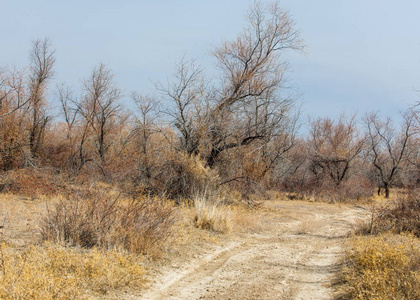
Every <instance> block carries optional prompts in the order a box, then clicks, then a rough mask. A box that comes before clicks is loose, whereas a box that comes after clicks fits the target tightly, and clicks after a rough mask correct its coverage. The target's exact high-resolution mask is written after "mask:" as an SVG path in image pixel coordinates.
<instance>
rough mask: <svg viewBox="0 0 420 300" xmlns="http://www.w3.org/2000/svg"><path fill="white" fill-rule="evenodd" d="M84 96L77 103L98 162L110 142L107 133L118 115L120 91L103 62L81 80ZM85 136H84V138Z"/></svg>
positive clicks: (102, 157)
mask: <svg viewBox="0 0 420 300" xmlns="http://www.w3.org/2000/svg"><path fill="white" fill-rule="evenodd" d="M83 87H84V90H85V95H84V98H83V99H82V101H81V103H80V104H79V105H78V109H79V110H80V114H81V116H82V118H83V122H84V127H85V130H83V132H85V133H84V134H85V135H87V134H88V130H91V132H92V135H93V140H94V144H95V148H96V152H97V154H98V156H99V160H100V162H101V163H102V164H103V163H105V160H106V157H105V156H106V153H107V151H108V149H109V147H110V144H111V143H112V140H111V139H110V138H109V135H110V133H111V131H112V129H113V126H114V125H115V119H116V118H117V117H118V113H119V111H120V105H119V104H118V100H119V99H120V98H121V91H120V90H119V89H118V88H117V86H116V84H115V82H114V75H113V74H112V72H111V70H110V69H108V68H107V67H106V66H105V65H104V64H100V65H99V66H98V67H96V68H94V69H93V71H92V74H91V75H90V77H89V78H87V79H86V80H84V81H83ZM85 138H86V137H84V139H85Z"/></svg>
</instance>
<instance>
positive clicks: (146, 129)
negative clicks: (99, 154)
mask: <svg viewBox="0 0 420 300" xmlns="http://www.w3.org/2000/svg"><path fill="white" fill-rule="evenodd" d="M131 99H132V100H133V101H134V103H135V104H136V106H137V108H138V109H137V113H135V117H136V123H135V128H134V130H133V132H132V135H133V136H134V140H135V142H136V144H137V147H138V148H139V149H138V150H139V159H138V167H137V168H138V172H139V174H138V177H139V178H138V179H139V180H145V181H146V184H147V185H150V180H151V179H152V176H153V169H154V165H155V164H156V162H155V161H154V155H155V154H156V153H155V150H156V148H158V147H156V145H153V141H152V137H153V135H154V134H157V133H158V129H157V125H156V122H157V119H158V117H159V104H158V102H157V101H156V100H155V99H153V98H151V97H145V96H142V95H140V94H138V93H135V92H134V93H132V95H131Z"/></svg>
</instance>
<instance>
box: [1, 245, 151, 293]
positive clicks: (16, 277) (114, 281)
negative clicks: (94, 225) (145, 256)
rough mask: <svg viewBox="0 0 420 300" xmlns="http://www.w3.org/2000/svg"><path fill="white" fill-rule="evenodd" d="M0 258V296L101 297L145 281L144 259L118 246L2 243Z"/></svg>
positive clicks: (137, 285)
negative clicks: (20, 247) (18, 246)
mask: <svg viewBox="0 0 420 300" xmlns="http://www.w3.org/2000/svg"><path fill="white" fill-rule="evenodd" d="M0 262H1V268H0V298H1V299H92V298H93V297H92V295H97V297H98V298H102V296H101V295H104V294H106V293H108V292H110V291H113V290H120V289H123V288H124V287H126V286H129V287H130V288H136V287H137V288H138V287H140V286H141V285H142V284H143V282H144V269H143V267H142V265H141V263H142V261H141V259H140V258H139V257H138V256H135V255H129V254H126V253H123V252H118V251H115V250H113V251H104V250H99V249H97V248H93V249H90V250H88V251H87V250H82V249H80V248H65V247H60V246H56V245H53V244H45V245H43V246H29V247H28V248H26V249H25V250H19V251H17V250H15V249H13V248H10V247H8V246H7V245H5V243H2V244H1V260H0ZM95 298H96V296H95Z"/></svg>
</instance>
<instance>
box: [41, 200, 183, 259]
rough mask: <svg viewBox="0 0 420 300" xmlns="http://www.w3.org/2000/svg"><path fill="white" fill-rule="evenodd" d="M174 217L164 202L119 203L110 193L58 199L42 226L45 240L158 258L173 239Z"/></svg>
mask: <svg viewBox="0 0 420 300" xmlns="http://www.w3.org/2000/svg"><path fill="white" fill-rule="evenodd" d="M174 219H175V215H174V209H173V206H172V205H171V204H170V203H169V202H168V201H166V200H165V199H160V198H152V197H143V198H138V199H135V200H131V201H129V200H124V199H120V197H119V195H115V193H114V194H112V193H109V192H106V193H103V194H102V195H97V196H96V197H92V198H90V197H89V198H83V197H82V195H75V196H73V197H71V198H66V199H61V200H60V201H59V202H58V203H57V204H56V205H55V206H54V208H53V209H52V210H49V211H48V214H47V216H46V217H45V218H44V220H43V221H42V224H41V234H42V237H43V238H44V239H45V240H52V241H56V242H65V243H66V244H70V245H77V246H81V247H85V248H91V247H94V246H100V247H103V248H106V249H111V248H115V247H117V248H124V249H126V250H128V251H130V252H133V253H143V254H149V255H152V256H155V255H158V253H159V251H160V250H161V249H162V248H163V247H164V246H165V245H166V243H167V242H168V241H169V238H170V237H171V236H172V233H173V232H172V224H173V222H174Z"/></svg>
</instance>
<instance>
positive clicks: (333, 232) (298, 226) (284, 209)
mask: <svg viewBox="0 0 420 300" xmlns="http://www.w3.org/2000/svg"><path fill="white" fill-rule="evenodd" d="M256 213H257V214H259V216H260V224H261V225H260V227H259V228H258V229H257V230H255V229H254V230H248V231H247V232H242V233H235V234H231V235H229V236H228V237H224V238H221V239H219V240H218V244H216V245H213V246H212V247H207V248H201V250H200V251H198V250H197V249H196V248H194V249H191V251H194V252H195V254H194V255H189V256H188V257H187V258H185V257H181V256H180V257H179V258H177V259H173V260H171V261H170V262H169V263H168V264H165V265H162V266H160V267H159V268H157V270H156V271H155V272H154V274H153V276H152V278H151V281H150V284H149V287H148V288H147V289H146V290H144V292H143V293H142V294H141V295H140V298H139V297H135V298H134V297H133V298H132V299H305V300H307V299H317V300H319V299H333V298H334V296H335V293H336V292H337V291H336V290H335V288H334V286H333V285H332V282H333V279H334V276H335V275H336V273H337V272H338V271H339V270H340V261H341V258H342V256H343V253H344V244H345V241H346V240H347V238H348V235H349V234H350V233H351V232H352V230H353V229H354V228H355V227H356V226H357V224H358V223H360V222H361V220H363V219H366V218H368V217H369V210H367V209H366V208H364V207H362V206H351V205H329V204H323V203H309V202H301V201H266V202H265V203H264V204H263V208H262V209H260V210H259V211H258V212H256ZM184 250H185V251H187V252H188V248H186V249H184ZM130 299H131V298H130Z"/></svg>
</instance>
